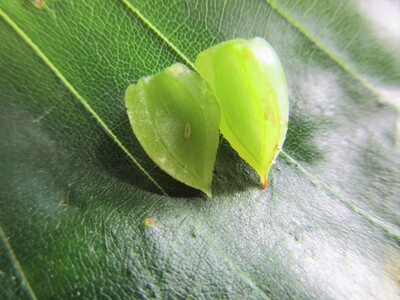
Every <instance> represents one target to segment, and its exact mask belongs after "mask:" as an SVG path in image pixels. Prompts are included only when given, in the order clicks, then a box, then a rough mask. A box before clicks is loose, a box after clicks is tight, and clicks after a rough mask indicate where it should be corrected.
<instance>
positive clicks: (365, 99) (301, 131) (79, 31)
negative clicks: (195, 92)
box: [0, 0, 400, 299]
mask: <svg viewBox="0 0 400 300" xmlns="http://www.w3.org/2000/svg"><path fill="white" fill-rule="evenodd" d="M324 2H325V1H324ZM290 3H292V2H290ZM290 3H289V1H288V2H283V1H282V2H281V1H271V2H270V3H269V2H268V1H261V0H251V1H189V0H188V1H155V0H152V1H130V2H129V1H120V2H115V1H100V0H98V1H91V3H90V4H88V3H83V1H75V2H68V1H50V0H48V1H45V2H44V4H45V5H43V6H42V7H41V8H40V7H39V8H38V7H37V6H34V5H33V4H32V2H30V1H3V2H2V3H1V4H0V8H1V15H2V21H1V29H0V33H1V37H2V43H0V74H1V76H0V95H1V105H2V109H1V112H0V113H1V118H0V137H1V138H0V183H1V186H2V188H1V190H0V225H1V231H0V233H1V234H0V238H1V248H0V249H1V252H0V253H1V254H0V255H1V256H0V266H1V269H0V270H1V272H0V280H1V281H0V283H1V284H0V289H1V295H5V298H7V297H9V298H13V297H21V298H38V299H42V298H75V297H79V296H80V297H85V298H94V297H109V298H157V297H158V298H167V297H168V296H169V297H172V298H200V297H204V298H233V299H240V298H244V297H245V298H253V299H266V298H267V299H268V298H271V299H285V298H307V299H309V298H354V297H359V298H387V299H389V298H395V297H396V296H398V288H399V287H398V268H399V261H400V252H399V241H400V229H399V226H400V222H399V220H400V214H399V212H400V204H399V198H398V195H399V194H400V182H399V178H400V174H399V173H400V163H399V157H400V149H399V143H398V140H399V132H398V110H397V109H396V108H394V107H393V106H391V105H390V104H388V101H387V94H385V93H382V92H381V89H380V88H376V87H375V85H374V84H372V83H371V81H369V78H370V76H372V75H374V76H375V77H379V78H381V81H380V82H383V83H385V84H386V83H387V84H388V85H390V86H391V87H395V89H398V88H399V87H400V83H399V78H398V74H399V73H396V72H395V71H396V69H395V68H396V65H397V66H398V61H399V53H400V51H394V50H393V49H392V48H391V47H396V44H395V42H394V43H393V45H392V44H390V47H385V45H386V44H385V43H384V42H383V38H382V37H381V35H380V34H379V31H378V32H377V31H373V30H372V29H371V28H372V27H371V28H370V27H365V28H363V30H364V31H368V33H369V35H368V37H369V39H370V40H371V41H373V43H371V45H370V44H368V43H364V42H363V43H362V44H361V46H362V47H361V48H362V49H363V51H361V52H360V51H359V49H356V48H357V47H359V46H360V44H359V43H358V42H357V43H349V45H348V46H344V45H343V44H342V43H343V41H344V40H346V39H347V35H348V34H349V33H348V31H350V32H351V30H354V29H352V28H353V27H354V26H355V28H361V27H362V26H361V25H360V24H365V23H368V22H370V21H369V19H367V18H364V17H363V15H362V14H358V15H359V18H358V19H354V18H352V17H351V16H352V15H351V14H350V15H348V14H342V13H341V12H345V11H350V10H348V9H347V6H346V5H345V4H343V3H345V2H344V1H343V2H341V1H337V2H336V1H335V2H334V4H330V5H329V6H325V7H320V6H319V5H312V3H310V4H308V2H306V1H299V2H296V4H295V5H291V4H290ZM317 3H318V2H317ZM332 3H333V2H332ZM353 4H354V5H353ZM357 4H358V2H357V1H354V2H351V5H353V6H351V7H358V6H357ZM324 9H325V10H327V12H325V10H324ZM355 11H356V12H357V10H355ZM335 12H336V13H335ZM350 12H352V11H350ZM330 22H331V23H330ZM330 24H336V25H335V26H330ZM325 27H326V28H329V32H331V33H332V35H331V36H330V37H329V38H327V37H326V36H325V35H324V34H323V33H324V31H323V30H320V31H318V28H325ZM364 31H360V32H359V31H354V35H355V36H356V37H355V39H356V40H359V39H360V40H361V42H362V41H364V38H365V34H364ZM321 32H322V33H321ZM254 36H262V37H264V38H266V39H267V40H268V41H269V42H271V44H272V45H273V46H274V48H275V49H276V50H277V52H278V54H279V56H280V58H281V61H282V64H283V67H284V69H285V72H286V75H287V81H288V86H289V94H290V95H289V98H290V106H291V107H290V109H291V115H290V121H289V131H288V137H287V140H286V142H285V145H284V152H283V153H282V154H281V155H280V156H279V159H278V162H277V164H276V165H275V166H274V167H273V168H272V170H271V172H270V183H269V186H268V188H267V190H266V191H260V190H258V189H257V188H256V186H257V183H258V181H257V178H256V176H255V174H254V172H253V171H252V170H251V168H250V167H249V166H247V165H246V164H245V163H244V162H243V161H242V160H241V159H240V158H239V157H238V155H237V154H236V153H235V152H234V151H233V150H232V149H231V148H230V147H229V145H228V144H227V142H226V141H224V140H222V141H221V144H220V148H219V153H218V156H217V163H216V170H215V174H214V181H213V197H212V198H211V199H210V198H208V199H205V198H203V197H201V195H200V194H198V193H197V192H196V191H193V190H191V189H188V188H186V187H185V186H183V185H182V184H179V183H177V182H176V181H174V180H173V179H171V178H170V177H169V176H167V175H166V174H165V173H163V172H162V171H161V170H160V169H158V168H157V167H156V166H155V165H154V164H153V163H152V161H151V160H150V159H149V158H148V157H147V156H146V154H145V153H144V151H143V150H142V148H141V147H140V145H139V143H138V142H137V140H136V139H135V137H134V135H133V133H132V131H131V129H130V125H129V121H128V117H127V114H126V112H125V109H124V106H123V101H124V93H125V90H126V88H127V86H128V85H129V84H131V83H135V82H137V80H138V79H139V78H141V77H143V76H147V75H150V74H154V73H157V72H159V71H161V70H163V69H165V68H166V67H168V66H169V65H172V64H173V63H175V62H181V63H186V64H187V65H189V66H193V61H194V58H195V57H196V55H197V53H199V52H200V51H202V50H204V49H206V48H207V47H209V46H211V45H214V44H216V43H218V42H221V41H224V40H227V39H231V38H237V37H241V38H251V37H254ZM394 38H395V37H393V39H394ZM328 42H329V43H328ZM361 42H360V43H361ZM339 54H340V55H339ZM350 54H351V55H350ZM385 54H387V55H386V56H385ZM374 55H376V56H377V57H379V59H381V60H384V61H385V62H387V65H388V66H390V67H385V68H384V67H382V68H378V67H379V65H380V63H378V62H373V61H372V57H374ZM371 74H372V75H371ZM392 90H393V89H392ZM389 102H393V101H389ZM166 194H168V195H169V196H167V195H166Z"/></svg>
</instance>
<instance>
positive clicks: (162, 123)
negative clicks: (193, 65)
mask: <svg viewBox="0 0 400 300" xmlns="http://www.w3.org/2000/svg"><path fill="white" fill-rule="evenodd" d="M125 105H126V107H127V109H128V116H129V120H130V122H131V124H132V128H133V130H134V132H135V135H136V137H137V138H138V140H139V142H140V144H141V145H142V146H143V148H144V150H145V151H146V153H147V154H148V155H149V156H150V157H151V159H152V160H153V161H154V162H155V163H156V164H157V165H158V166H159V167H161V169H163V170H164V171H165V172H167V173H168V174H170V175H171V176H172V177H174V178H175V179H177V180H179V181H181V182H183V183H185V184H187V185H189V186H191V187H194V188H197V189H200V190H201V191H203V192H204V193H206V194H207V195H209V196H211V181H212V174H213V171H214V164H215V157H216V155H217V148H218V140H219V139H218V137H219V123H220V111H219V106H218V102H217V99H216V98H215V97H214V94H213V93H212V92H211V90H210V89H209V87H208V85H207V84H206V83H205V81H204V80H202V79H201V78H200V76H199V75H198V74H197V73H196V72H194V71H191V70H190V69H189V68H188V67H186V66H185V65H182V64H175V65H173V66H171V67H169V68H167V69H166V70H165V71H163V72H161V73H159V74H157V75H153V76H148V77H145V78H142V79H140V80H139V82H138V83H137V84H136V85H131V86H130V87H129V88H128V89H127V91H126V95H125Z"/></svg>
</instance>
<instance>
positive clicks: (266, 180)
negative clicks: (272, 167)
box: [261, 177, 268, 189]
mask: <svg viewBox="0 0 400 300" xmlns="http://www.w3.org/2000/svg"><path fill="white" fill-rule="evenodd" d="M267 185H268V179H267V177H264V178H263V179H262V182H261V188H262V189H265V188H266V187H267Z"/></svg>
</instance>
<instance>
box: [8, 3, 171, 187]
mask: <svg viewBox="0 0 400 300" xmlns="http://www.w3.org/2000/svg"><path fill="white" fill-rule="evenodd" d="M0 15H1V16H2V17H3V18H4V19H5V21H6V22H7V23H8V24H9V25H10V26H11V27H12V28H13V29H14V30H15V31H16V32H17V34H18V35H19V36H20V37H21V38H22V39H23V40H24V41H25V42H26V43H27V44H28V45H29V46H30V47H31V48H32V50H33V51H34V52H35V53H36V54H37V55H38V56H39V57H40V58H41V59H42V60H43V61H44V63H45V64H46V65H47V66H48V67H49V68H50V69H51V70H52V71H53V73H54V74H55V75H56V76H57V77H58V78H59V79H60V80H61V82H62V83H63V84H64V85H65V86H66V87H67V89H68V90H69V91H70V92H71V93H72V94H73V95H74V96H75V97H76V98H77V99H78V100H79V101H80V102H81V103H82V104H83V106H84V107H85V108H86V109H87V110H88V111H89V112H90V113H91V114H92V115H93V117H94V118H95V119H96V120H97V122H98V123H99V124H100V125H101V127H102V128H103V129H104V131H105V132H106V133H107V134H108V135H109V136H110V137H111V138H112V139H113V140H114V142H116V143H117V145H118V146H119V147H120V148H121V149H122V150H123V151H124V152H125V153H126V154H127V155H128V157H129V158H130V159H131V160H132V161H133V163H135V165H136V166H137V167H138V168H139V169H140V170H141V171H142V172H143V173H144V174H145V175H146V177H147V178H148V179H149V180H150V181H152V182H153V183H154V184H155V186H156V187H157V188H158V189H159V190H160V191H161V192H162V193H163V194H164V195H168V194H167V193H166V192H165V190H164V189H163V188H162V187H161V185H159V184H158V183H157V181H156V180H155V179H154V178H153V177H152V176H151V175H150V174H149V173H148V172H147V171H146V170H145V168H144V167H143V166H142V165H141V164H140V163H139V162H138V161H137V160H136V158H135V157H134V155H133V154H132V153H130V151H129V150H128V149H127V148H126V147H125V146H124V145H123V144H122V142H121V141H120V140H119V139H118V137H117V136H116V135H115V134H114V133H113V131H112V130H111V129H110V128H109V127H108V126H107V124H106V123H105V122H104V121H103V120H102V119H101V118H100V116H99V115H98V114H97V113H96V111H95V110H94V109H93V108H92V107H91V106H90V104H89V103H88V102H87V101H86V100H85V98H84V97H83V96H82V95H81V94H79V92H78V91H77V90H76V89H75V88H74V87H73V85H72V84H71V83H70V82H69V81H68V80H67V78H66V77H64V75H63V74H62V73H61V71H60V70H59V69H58V68H57V67H56V66H55V65H54V64H53V62H52V61H51V60H50V59H49V58H48V57H47V56H46V54H45V53H44V52H42V50H41V49H40V48H39V46H37V45H36V44H35V43H34V42H33V41H32V40H31V39H30V38H29V37H28V35H27V34H26V33H25V32H24V31H23V30H22V29H21V28H20V27H19V26H18V25H17V24H16V23H15V22H14V21H13V20H12V19H11V18H10V17H9V16H8V15H7V14H6V13H5V12H4V11H3V10H0Z"/></svg>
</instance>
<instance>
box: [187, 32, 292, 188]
mask: <svg viewBox="0 0 400 300" xmlns="http://www.w3.org/2000/svg"><path fill="white" fill-rule="evenodd" d="M195 65H196V69H197V70H198V72H199V73H200V75H201V76H202V77H203V78H204V79H205V80H206V81H207V82H208V83H209V84H210V86H211V88H212V90H213V91H214V93H215V94H216V96H217V98H218V101H219V103H220V107H221V114H222V120H221V131H222V134H223V135H224V137H225V138H226V139H227V140H228V141H229V143H230V144H231V145H232V147H233V148H234V149H235V150H236V151H238V153H239V155H240V156H241V157H242V158H243V159H244V160H246V161H247V162H248V163H249V165H250V166H251V167H253V168H254V169H255V170H256V172H257V174H258V175H259V176H260V179H261V181H262V182H263V185H264V186H265V184H266V182H267V180H266V178H267V175H268V171H269V169H270V167H271V166H272V165H273V164H274V163H275V160H276V157H277V155H278V153H279V151H280V149H282V145H283V141H284V140H285V136H286V131H287V124H288V114H289V103H288V92H287V86H286V78H285V74H284V72H283V69H282V65H281V62H280V60H279V58H278V55H277V54H276V52H275V51H274V49H273V48H272V46H271V45H270V44H269V43H268V42H267V41H265V40H264V39H261V38H254V39H250V40H243V39H237V40H231V41H227V42H223V43H221V44H218V45H216V46H213V47H211V48H209V49H206V50H205V51H203V52H202V53H200V54H199V55H198V56H197V58H196V62H195Z"/></svg>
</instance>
